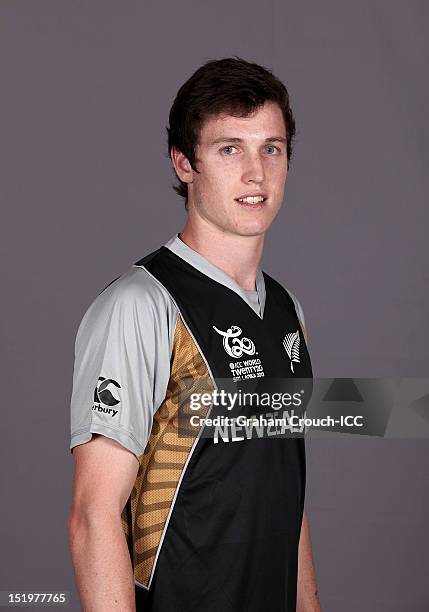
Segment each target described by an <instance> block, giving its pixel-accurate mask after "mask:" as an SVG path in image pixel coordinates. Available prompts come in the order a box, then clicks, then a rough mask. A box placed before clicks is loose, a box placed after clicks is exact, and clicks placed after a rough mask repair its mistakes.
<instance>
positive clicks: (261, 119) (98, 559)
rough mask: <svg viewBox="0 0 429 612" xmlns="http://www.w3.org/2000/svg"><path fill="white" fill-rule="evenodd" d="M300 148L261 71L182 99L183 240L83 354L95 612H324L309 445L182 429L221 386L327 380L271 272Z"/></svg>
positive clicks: (83, 432) (165, 252)
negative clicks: (268, 254)
mask: <svg viewBox="0 0 429 612" xmlns="http://www.w3.org/2000/svg"><path fill="white" fill-rule="evenodd" d="M294 132H295V124H294V119H293V116H292V112H291V109H290V106H289V97H288V93H287V90H286V89H285V87H284V85H283V84H282V83H281V82H280V81H279V80H278V79H277V78H276V77H275V76H274V75H273V74H272V73H271V72H269V71H268V70H266V69H265V68H263V67H261V66H259V65H257V64H253V63H249V62H246V61H244V60H241V59H238V58H230V59H223V60H219V61H210V62H207V63H206V64H205V65H203V66H202V67H201V68H199V69H198V70H197V71H196V73H195V74H194V75H193V76H192V77H191V78H190V79H189V80H188V81H187V82H186V83H185V84H184V85H183V86H182V87H181V88H180V90H179V92H178V94H177V97H176V100H175V102H174V104H173V107H172V109H171V112H170V125H169V128H168V136H169V152H170V156H171V160H172V163H173V166H174V170H175V172H176V175H177V177H178V179H179V186H178V187H175V190H176V191H177V192H178V193H179V194H180V195H181V196H183V197H184V198H185V201H186V209H187V212H188V217H187V221H186V224H185V226H184V228H183V230H182V232H181V233H180V234H179V235H176V236H174V237H173V238H171V239H170V240H169V241H168V242H167V243H166V244H165V245H164V246H162V247H161V248H160V249H158V250H157V251H155V252H154V253H152V254H150V255H147V256H146V257H143V258H142V259H140V260H139V261H137V262H136V263H135V264H134V265H132V266H131V267H130V268H129V269H128V270H127V271H126V272H125V273H124V274H123V275H122V276H120V277H119V278H117V279H115V280H114V281H112V283H110V285H108V286H107V287H106V288H105V289H104V290H103V291H102V292H101V293H100V294H99V295H98V296H97V298H96V299H95V300H94V301H93V303H92V304H91V306H90V307H89V308H88V310H87V312H86V313H85V315H84V317H83V319H82V321H81V324H80V326H79V330H78V333H77V337H76V353H75V368H74V377H73V394H72V402H71V411H72V415H71V416H72V439H71V445H70V447H71V448H72V449H73V456H74V459H75V478H74V486H73V504H72V509H71V513H70V519H69V532H70V547H71V552H72V557H73V563H74V568H75V574H76V581H77V586H78V590H79V594H80V598H81V602H82V608H83V610H88V611H89V610H91V611H94V612H96V611H98V610H100V611H103V612H104V611H106V610H109V611H110V610H120V612H128V611H133V610H135V609H137V610H151V611H159V612H170V611H174V612H182V611H183V612H192V611H194V610H195V611H196V610H198V611H204V612H210V611H212V610H213V611H216V612H224V611H225V612H226V611H237V612H238V611H240V612H242V611H246V612H253V611H254V612H261V611H262V610H264V611H273V612H274V611H275V612H277V611H279V610H282V611H287V612H292V611H294V612H295V610H298V611H299V612H318V611H319V610H320V606H319V603H318V596H317V592H316V591H317V590H316V580H315V575H314V569H313V562H312V554H311V546H310V539H309V528H308V521H307V517H306V514H305V512H304V490H305V448H304V440H303V439H302V437H301V438H284V437H279V438H276V437H275V436H274V437H269V436H265V437H261V438H258V439H254V438H252V435H250V436H249V437H247V436H245V435H240V433H237V430H236V431H235V434H234V436H232V437H231V438H228V437H227V438H226V439H219V438H216V440H215V438H214V436H211V435H208V434H207V429H206V428H205V427H204V425H202V426H200V427H199V428H198V427H197V428H196V429H186V428H185V429H186V431H185V434H183V431H182V433H181V429H180V419H181V418H182V419H185V416H186V415H189V414H191V412H192V409H193V408H192V407H191V408H190V406H191V400H192V398H194V397H201V396H202V395H203V394H204V393H205V394H210V393H211V394H213V392H214V391H215V390H218V389H220V388H221V386H222V384H223V382H222V381H225V385H226V387H228V386H229V382H231V383H232V384H233V385H236V388H238V387H240V388H244V389H245V388H250V387H249V386H247V387H246V385H249V384H250V385H252V384H254V383H255V381H256V383H255V384H257V385H258V389H259V390H263V389H268V386H269V385H268V381H271V384H272V383H273V381H280V380H283V379H285V380H288V381H289V382H291V384H292V383H293V381H294V379H295V378H303V379H311V377H312V371H311V362H310V357H309V354H308V351H307V346H306V341H305V336H304V335H303V334H304V333H305V328H304V317H303V314H302V309H301V307H300V304H299V302H298V300H297V299H296V297H295V296H294V295H293V294H292V293H290V292H288V291H287V290H286V289H284V288H283V287H281V285H279V284H278V283H277V282H276V281H275V280H274V279H272V278H271V277H270V276H268V275H267V274H266V273H263V272H262V271H261V269H260V267H259V262H260V259H261V255H262V249H263V245H264V236H265V232H266V231H267V229H268V228H269V226H270V225H271V223H272V221H273V220H274V218H275V216H276V214H277V212H278V211H279V209H280V207H281V205H282V201H283V195H284V187H285V181H286V176H287V172H288V164H289V159H290V156H291V152H292V140H293V136H294ZM267 385H268V386H267ZM212 396H213V395H212ZM213 409H214V407H213V406H211V408H207V409H206V411H205V412H203V413H202V416H207V415H209V414H212V413H211V412H210V410H213ZM227 410H228V409H227ZM184 415H185V416H184ZM200 416H201V415H200ZM185 420H186V419H185ZM182 422H183V421H182ZM242 433H243V431H241V434H242Z"/></svg>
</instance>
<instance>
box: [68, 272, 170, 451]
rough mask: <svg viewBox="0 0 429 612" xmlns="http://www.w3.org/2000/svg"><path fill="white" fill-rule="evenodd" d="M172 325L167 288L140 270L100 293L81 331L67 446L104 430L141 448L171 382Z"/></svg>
mask: <svg viewBox="0 0 429 612" xmlns="http://www.w3.org/2000/svg"><path fill="white" fill-rule="evenodd" d="M173 330H174V312H173V311H172V306H171V304H170V300H169V298H168V296H165V295H164V294H162V292H161V291H160V289H159V287H157V286H155V285H154V283H153V281H150V280H149V277H147V275H144V272H141V271H140V270H136V272H135V273H132V274H129V275H125V276H124V277H122V278H120V279H119V280H118V281H116V282H115V283H113V284H111V285H109V286H108V287H107V288H106V289H104V291H103V292H102V293H101V294H100V295H98V296H97V298H96V299H95V300H94V301H93V303H92V304H91V306H90V307H89V308H88V310H87V312H86V313H85V315H84V317H83V319H82V321H81V323H80V326H79V329H78V332H77V335H76V343H75V361H74V371H73V390H72V397H71V443H70V449H72V448H73V447H76V446H80V445H84V444H85V443H86V442H88V441H90V440H91V438H92V436H93V434H101V435H103V436H105V437H107V438H109V439H112V440H115V441H116V442H117V443H119V444H120V445H122V446H123V447H124V448H125V449H127V450H128V451H130V452H131V453H133V454H134V455H135V457H137V458H138V457H139V456H141V455H142V454H143V453H144V449H145V447H146V443H147V440H148V438H149V435H150V432H151V429H152V423H153V414H154V413H155V412H156V410H157V409H158V407H159V406H160V404H161V402H162V401H163V399H164V397H165V392H166V389H167V385H168V380H169V373H170V355H171V338H172V335H173ZM101 446H103V448H104V446H105V445H100V444H97V445H96V447H95V448H94V447H92V450H91V451H88V450H85V451H79V455H81V454H82V453H83V454H85V455H86V454H87V453H89V457H92V453H93V452H96V451H97V452H98V451H99V448H100V447H101ZM109 448H110V451H109V452H113V446H110V447H109ZM104 452H107V447H106V449H105V451H104ZM127 456H128V455H124V457H127ZM134 462H136V459H134Z"/></svg>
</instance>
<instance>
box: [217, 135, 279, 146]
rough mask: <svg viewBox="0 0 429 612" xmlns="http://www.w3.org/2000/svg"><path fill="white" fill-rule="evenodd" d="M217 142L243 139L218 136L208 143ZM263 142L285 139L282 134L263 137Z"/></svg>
mask: <svg viewBox="0 0 429 612" xmlns="http://www.w3.org/2000/svg"><path fill="white" fill-rule="evenodd" d="M219 142H244V140H243V138H235V137H231V138H228V136H220V137H219V138H216V139H215V140H212V141H211V142H210V143H209V144H210V145H214V144H218V143H219ZM265 142H283V143H286V142H287V140H286V138H284V136H269V137H268V138H266V139H265Z"/></svg>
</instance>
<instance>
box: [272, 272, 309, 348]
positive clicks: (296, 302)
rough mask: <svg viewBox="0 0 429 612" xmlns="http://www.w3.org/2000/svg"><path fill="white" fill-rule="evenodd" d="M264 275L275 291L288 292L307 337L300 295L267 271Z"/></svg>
mask: <svg viewBox="0 0 429 612" xmlns="http://www.w3.org/2000/svg"><path fill="white" fill-rule="evenodd" d="M264 277H265V282H266V284H267V286H268V287H270V288H271V289H272V290H274V291H278V292H284V293H286V294H287V295H288V296H289V297H290V298H291V300H292V302H293V305H294V307H295V311H296V314H297V317H298V319H299V321H300V323H301V327H302V329H303V332H304V336H305V337H306V338H307V332H306V328H305V317H304V311H303V308H302V305H301V302H300V300H299V299H298V297H297V296H296V294H295V293H294V292H292V291H291V290H290V289H289V288H288V287H286V286H285V285H282V284H281V283H280V282H279V281H278V280H276V279H275V278H273V277H272V276H270V275H269V274H267V273H266V272H264Z"/></svg>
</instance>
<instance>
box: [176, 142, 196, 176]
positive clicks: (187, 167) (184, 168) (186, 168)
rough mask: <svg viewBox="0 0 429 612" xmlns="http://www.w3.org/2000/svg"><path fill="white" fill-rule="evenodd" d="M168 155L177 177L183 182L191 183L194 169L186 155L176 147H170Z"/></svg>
mask: <svg viewBox="0 0 429 612" xmlns="http://www.w3.org/2000/svg"><path fill="white" fill-rule="evenodd" d="M170 157H171V162H172V164H173V166H174V170H175V172H176V174H177V176H178V177H179V179H180V180H181V181H183V182H184V183H192V181H193V180H194V171H193V170H192V168H191V164H190V163H189V160H188V158H187V157H186V155H184V154H183V153H182V152H181V151H179V150H178V149H176V147H172V148H171V154H170Z"/></svg>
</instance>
